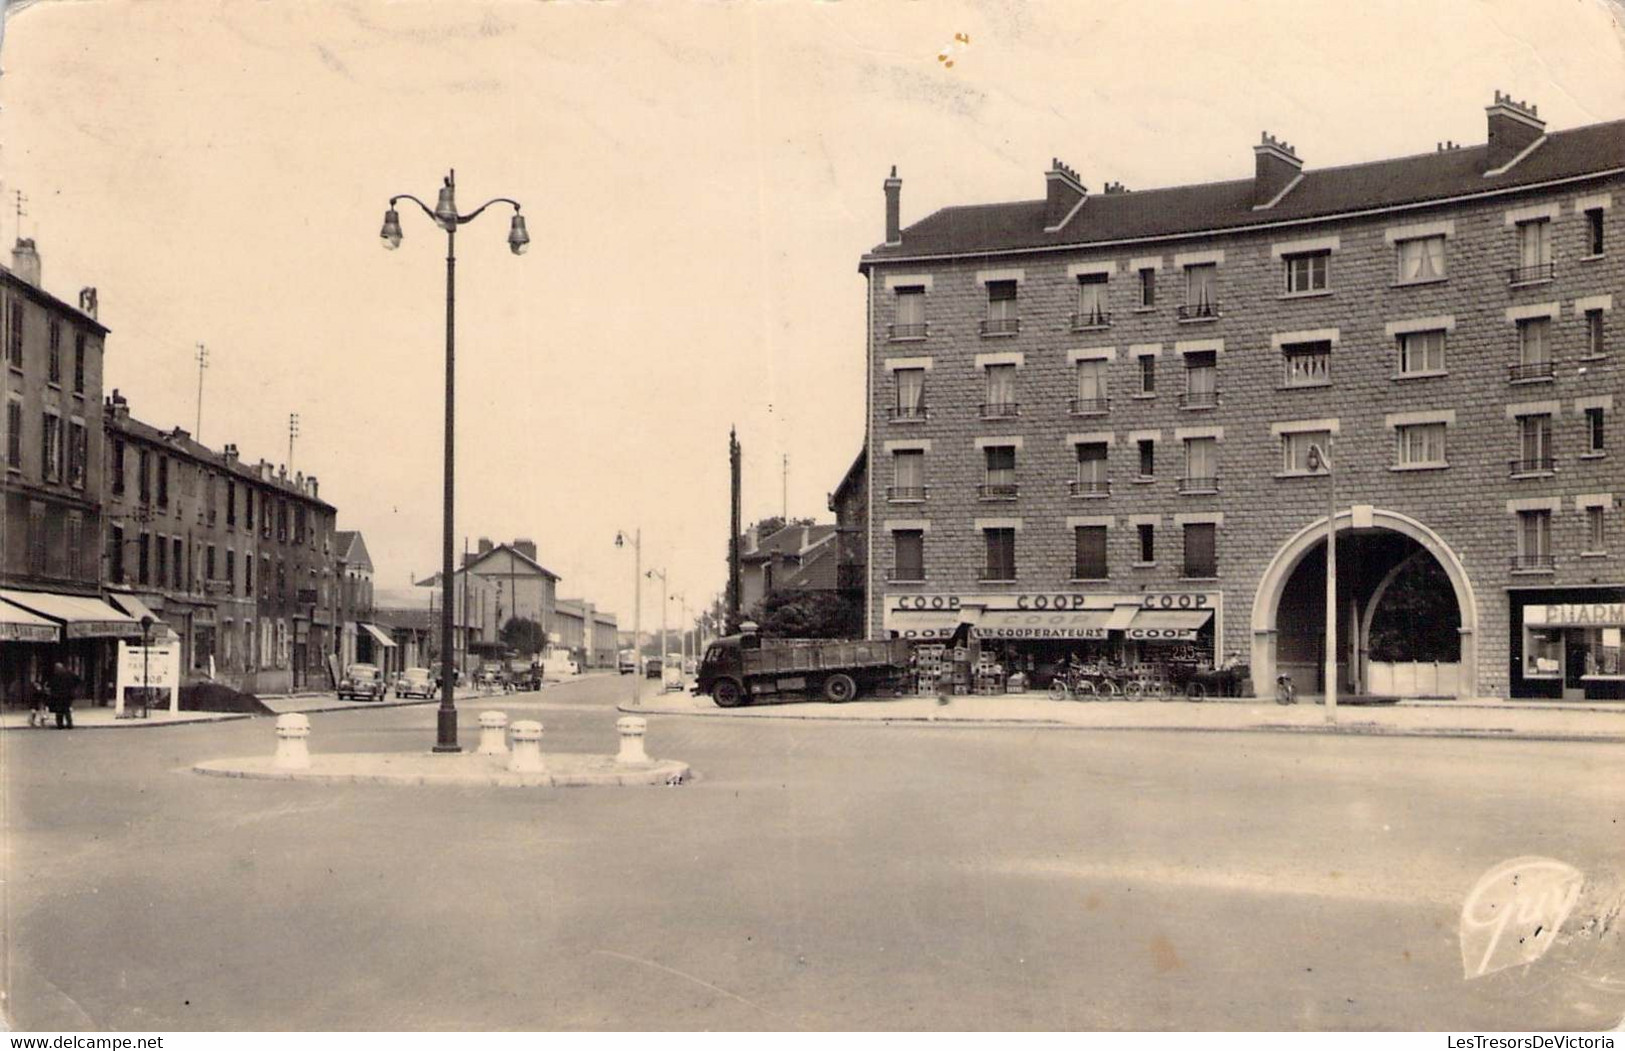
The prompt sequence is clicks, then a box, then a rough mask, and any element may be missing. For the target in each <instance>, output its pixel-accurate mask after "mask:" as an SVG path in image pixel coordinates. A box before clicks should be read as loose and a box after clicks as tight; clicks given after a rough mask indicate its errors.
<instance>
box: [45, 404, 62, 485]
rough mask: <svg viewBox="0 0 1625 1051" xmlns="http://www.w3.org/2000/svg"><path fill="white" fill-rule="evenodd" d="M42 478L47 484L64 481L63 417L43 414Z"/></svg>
mask: <svg viewBox="0 0 1625 1051" xmlns="http://www.w3.org/2000/svg"><path fill="white" fill-rule="evenodd" d="M40 476H41V477H42V478H43V479H44V480H45V481H47V482H60V481H62V417H60V416H58V415H57V414H56V413H54V412H47V413H45V414H43V417H42V424H41V427H40Z"/></svg>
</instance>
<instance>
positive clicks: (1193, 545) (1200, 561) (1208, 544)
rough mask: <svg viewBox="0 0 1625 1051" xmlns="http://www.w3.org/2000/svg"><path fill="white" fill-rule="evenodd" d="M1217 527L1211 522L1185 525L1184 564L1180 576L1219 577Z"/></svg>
mask: <svg viewBox="0 0 1625 1051" xmlns="http://www.w3.org/2000/svg"><path fill="white" fill-rule="evenodd" d="M1218 532H1219V528H1218V526H1216V525H1214V524H1213V523H1211V522H1187V523H1186V524H1185V564H1184V566H1183V567H1182V569H1181V571H1180V575H1181V576H1185V577H1196V578H1210V577H1216V576H1218V575H1219V546H1218V540H1219V538H1218Z"/></svg>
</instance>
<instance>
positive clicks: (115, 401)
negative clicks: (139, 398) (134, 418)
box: [107, 387, 130, 420]
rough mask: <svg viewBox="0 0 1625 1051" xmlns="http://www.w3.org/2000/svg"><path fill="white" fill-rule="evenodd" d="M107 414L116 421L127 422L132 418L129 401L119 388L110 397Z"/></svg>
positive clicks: (114, 389) (115, 388)
mask: <svg viewBox="0 0 1625 1051" xmlns="http://www.w3.org/2000/svg"><path fill="white" fill-rule="evenodd" d="M107 413H108V415H110V416H112V417H113V419H115V420H127V419H129V418H130V403H129V400H128V399H126V398H125V397H124V395H122V394H120V393H119V392H118V388H117V387H114V388H113V393H112V394H110V395H108V398H107Z"/></svg>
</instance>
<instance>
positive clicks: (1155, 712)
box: [620, 691, 1625, 743]
mask: <svg viewBox="0 0 1625 1051" xmlns="http://www.w3.org/2000/svg"><path fill="white" fill-rule="evenodd" d="M639 700H640V703H639V704H638V705H637V706H635V707H634V706H632V705H629V704H622V705H621V706H620V707H621V710H622V711H625V712H632V713H635V714H638V715H690V716H699V717H708V718H717V719H815V720H829V721H843V722H872V723H878V724H881V725H885V724H890V723H920V724H928V725H934V726H980V727H988V726H1020V727H1027V728H1033V729H1038V728H1044V729H1056V730H1180V731H1185V732H1192V733H1201V732H1211V733H1310V734H1362V735H1372V736H1390V737H1486V738H1508V739H1514V740H1543V741H1608V742H1620V743H1625V704H1621V705H1619V706H1618V707H1616V708H1608V707H1605V706H1603V705H1600V704H1563V703H1561V702H1535V701H1503V700H1498V699H1496V698H1484V699H1480V700H1474V701H1401V702H1399V703H1398V704H1385V705H1359V706H1355V705H1339V706H1338V708H1337V712H1336V722H1335V723H1328V721H1327V719H1326V709H1325V708H1324V707H1323V706H1322V705H1321V704H1320V703H1318V702H1319V701H1320V700H1321V698H1319V697H1317V696H1304V697H1300V698H1299V699H1298V703H1297V704H1295V705H1279V704H1276V703H1274V702H1273V701H1270V700H1259V699H1257V698H1251V697H1247V698H1226V699H1222V700H1221V699H1209V700H1207V701H1204V702H1202V703H1199V704H1198V703H1191V702H1189V701H1185V700H1176V701H1121V700H1119V701H1052V700H1050V699H1049V697H1048V695H1046V694H1042V693H1039V694H1007V695H1005V696H1002V697H952V698H949V700H948V703H947V704H940V703H938V699H937V698H935V697H900V698H896V699H864V700H857V701H852V702H849V703H847V704H829V703H827V702H823V701H808V702H794V703H790V704H774V705H752V706H747V707H743V708H733V709H723V708H718V707H717V706H716V703H715V702H714V701H712V700H711V698H709V697H705V696H700V697H695V696H693V695H691V694H687V693H683V694H677V693H664V694H662V693H656V692H653V691H649V692H645V693H644V694H642V695H641V696H640V698H639Z"/></svg>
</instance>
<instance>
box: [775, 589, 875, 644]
mask: <svg viewBox="0 0 1625 1051" xmlns="http://www.w3.org/2000/svg"><path fill="white" fill-rule="evenodd" d="M751 619H752V620H754V621H756V624H757V626H758V628H759V630H760V631H761V633H762V634H763V635H766V636H770V637H773V638H782V639H853V638H857V637H858V636H859V635H861V634H862V633H863V611H862V609H860V608H859V607H858V605H857V603H855V602H852V601H850V600H848V599H845V598H842V597H841V596H839V595H836V594H834V593H832V592H828V591H792V590H782V591H774V592H772V593H771V594H769V595H768V596H767V597H766V598H764V599H763V600H762V601H761V602H759V603H757V604H756V607H755V608H754V609H752V610H751Z"/></svg>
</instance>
